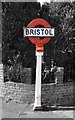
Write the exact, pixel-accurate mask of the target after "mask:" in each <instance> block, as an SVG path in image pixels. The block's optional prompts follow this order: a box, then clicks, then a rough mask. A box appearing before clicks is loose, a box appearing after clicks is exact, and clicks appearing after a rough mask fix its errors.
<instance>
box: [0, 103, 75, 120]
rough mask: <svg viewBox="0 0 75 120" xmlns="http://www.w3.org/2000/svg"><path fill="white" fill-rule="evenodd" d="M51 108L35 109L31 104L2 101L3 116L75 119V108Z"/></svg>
mask: <svg viewBox="0 0 75 120" xmlns="http://www.w3.org/2000/svg"><path fill="white" fill-rule="evenodd" d="M60 108H61V107H59V109H49V110H48V111H45V110H44V111H33V105H31V104H29V105H28V104H27V105H26V104H18V103H15V102H13V101H10V102H8V103H6V102H5V101H2V109H1V106H0V111H2V118H72V119H73V120H75V116H74V114H75V110H73V109H72V107H69V108H68V109H64V108H63V109H60Z"/></svg>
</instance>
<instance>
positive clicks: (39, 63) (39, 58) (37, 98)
mask: <svg viewBox="0 0 75 120" xmlns="http://www.w3.org/2000/svg"><path fill="white" fill-rule="evenodd" d="M36 56H37V63H36V83H35V102H34V108H33V110H34V111H39V110H42V106H41V72H42V56H43V52H36Z"/></svg>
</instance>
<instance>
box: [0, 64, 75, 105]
mask: <svg viewBox="0 0 75 120" xmlns="http://www.w3.org/2000/svg"><path fill="white" fill-rule="evenodd" d="M0 73H1V74H0V89H1V90H0V91H1V93H0V97H2V98H3V99H4V100H5V101H6V102H10V101H12V100H13V101H15V102H16V103H20V104H23V103H25V104H32V103H34V92H35V85H34V84H26V83H16V82H11V81H8V82H5V83H4V82H3V65H1V66H0ZM73 85H74V84H73V83H72V82H68V83H63V68H61V69H60V68H58V70H57V71H56V73H55V83H53V84H52V83H51V84H42V104H46V105H50V106H52V105H65V106H68V105H74V104H73V101H74V96H75V94H74V93H73Z"/></svg>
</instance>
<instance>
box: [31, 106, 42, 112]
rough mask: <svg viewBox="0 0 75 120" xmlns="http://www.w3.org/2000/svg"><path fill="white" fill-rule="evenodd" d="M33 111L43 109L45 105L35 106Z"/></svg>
mask: <svg viewBox="0 0 75 120" xmlns="http://www.w3.org/2000/svg"><path fill="white" fill-rule="evenodd" d="M33 111H43V107H42V106H38V107H34V108H33Z"/></svg>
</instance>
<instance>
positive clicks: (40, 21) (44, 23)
mask: <svg viewBox="0 0 75 120" xmlns="http://www.w3.org/2000/svg"><path fill="white" fill-rule="evenodd" d="M38 25H41V26H43V27H44V28H51V25H50V24H49V23H48V22H47V21H46V20H44V19H41V18H37V19H34V20H32V21H31V22H30V23H29V24H28V25H27V27H29V28H35V27H36V26H38ZM28 38H29V40H30V41H31V42H32V43H34V44H35V45H36V51H38V52H43V51H44V49H43V46H44V44H46V43H48V42H49V41H50V39H51V38H50V37H45V38H43V39H42V40H39V39H37V38H35V37H28Z"/></svg>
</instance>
